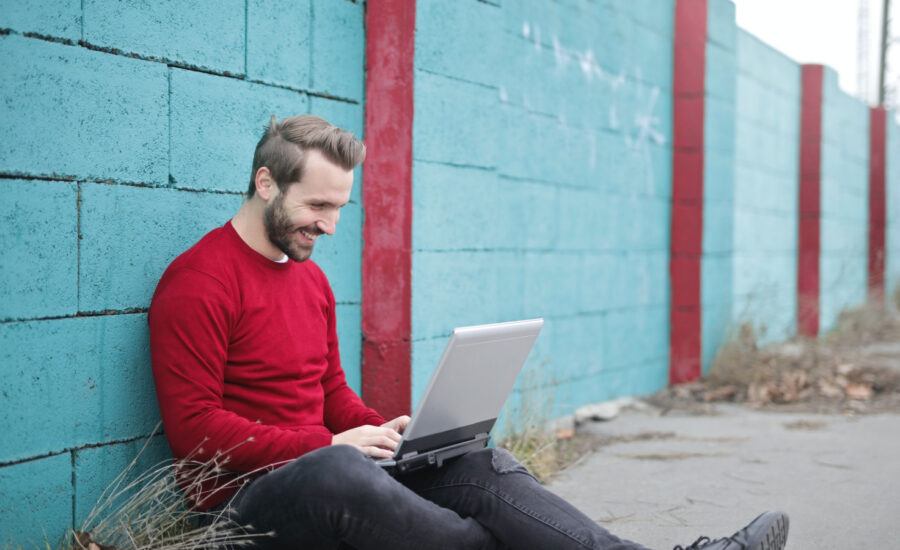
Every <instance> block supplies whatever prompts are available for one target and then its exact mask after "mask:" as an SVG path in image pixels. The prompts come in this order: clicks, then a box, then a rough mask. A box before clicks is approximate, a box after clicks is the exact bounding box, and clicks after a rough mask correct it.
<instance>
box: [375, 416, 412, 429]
mask: <svg viewBox="0 0 900 550" xmlns="http://www.w3.org/2000/svg"><path fill="white" fill-rule="evenodd" d="M407 424H409V417H408V416H407V415H405V414H404V415H403V416H398V417H397V418H395V419H393V420H389V421H387V422H385V423H384V424H382V425H381V427H382V428H390V429H392V430H394V431H395V432H397V433H401V434H402V433H403V430H405V429H406V426H407Z"/></svg>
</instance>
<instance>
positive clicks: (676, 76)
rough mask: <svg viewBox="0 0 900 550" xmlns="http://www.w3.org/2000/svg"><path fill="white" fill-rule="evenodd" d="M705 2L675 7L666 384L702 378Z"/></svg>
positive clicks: (682, 0)
mask: <svg viewBox="0 0 900 550" xmlns="http://www.w3.org/2000/svg"><path fill="white" fill-rule="evenodd" d="M706 26H707V0H677V1H676V2H675V59H674V73H673V80H674V83H673V98H672V99H673V112H672V119H673V120H672V124H673V127H672V149H673V157H672V227H671V229H672V231H671V243H670V260H669V277H670V281H671V285H672V293H671V305H670V312H669V321H670V324H671V327H670V329H669V357H670V363H669V382H670V383H672V384H678V383H681V382H690V381H692V380H696V379H698V378H700V374H701V361H700V354H701V326H702V325H701V311H702V310H701V300H700V297H701V286H700V267H701V265H700V262H701V258H702V253H703V162H704V156H703V139H704V136H703V128H704V125H703V119H704V116H705V109H706V105H705V91H706V83H705V75H706Z"/></svg>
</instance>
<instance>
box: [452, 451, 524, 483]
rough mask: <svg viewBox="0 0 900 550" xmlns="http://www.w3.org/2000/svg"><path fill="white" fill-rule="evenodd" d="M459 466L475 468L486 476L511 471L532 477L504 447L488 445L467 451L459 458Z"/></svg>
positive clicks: (509, 472)
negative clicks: (473, 450)
mask: <svg viewBox="0 0 900 550" xmlns="http://www.w3.org/2000/svg"><path fill="white" fill-rule="evenodd" d="M460 460H461V461H462V464H461V466H462V467H464V468H466V469H467V470H470V471H472V470H477V471H480V472H481V473H482V475H486V476H498V475H499V476H503V475H506V474H511V473H519V474H525V475H527V476H528V477H530V478H532V479H533V478H534V476H532V475H531V472H529V471H528V468H526V467H525V466H523V465H522V463H521V462H519V461H518V460H516V457H514V456H513V454H512V453H510V452H509V451H507V450H506V449H503V448H500V447H490V448H487V449H482V450H479V451H475V452H471V453H468V454H466V455H464V456H462V457H461V458H460Z"/></svg>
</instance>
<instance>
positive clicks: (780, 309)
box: [732, 30, 800, 343]
mask: <svg viewBox="0 0 900 550" xmlns="http://www.w3.org/2000/svg"><path fill="white" fill-rule="evenodd" d="M737 44H738V76H737V99H736V109H735V112H736V119H735V151H736V154H735V164H734V173H735V190H734V282H733V289H734V290H733V300H734V307H733V312H732V322H733V323H735V324H738V325H739V324H744V323H748V324H749V325H750V326H751V327H752V328H753V329H754V333H755V334H756V335H757V337H758V341H759V342H760V343H771V342H778V341H782V340H785V339H787V338H790V337H791V336H793V335H794V334H795V333H796V330H797V320H796V311H797V231H798V229H797V212H798V205H797V201H798V196H799V182H798V177H799V172H800V169H799V165H798V163H799V158H800V151H799V140H800V67H799V65H797V63H796V62H794V61H793V60H791V59H790V58H788V57H787V56H786V55H784V54H782V53H781V52H779V51H777V50H775V49H773V48H772V47H771V46H769V45H767V44H765V43H764V42H762V41H760V40H759V39H758V38H756V37H755V36H753V35H751V34H749V33H747V32H746V31H743V30H738V42H737Z"/></svg>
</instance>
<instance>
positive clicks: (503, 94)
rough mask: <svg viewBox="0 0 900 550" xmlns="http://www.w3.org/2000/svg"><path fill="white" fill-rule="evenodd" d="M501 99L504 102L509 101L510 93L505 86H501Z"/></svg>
mask: <svg viewBox="0 0 900 550" xmlns="http://www.w3.org/2000/svg"><path fill="white" fill-rule="evenodd" d="M500 101H502V102H503V103H506V102H507V101H509V95H507V93H506V88H504V87H503V86H500Z"/></svg>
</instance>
